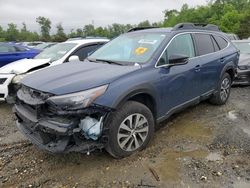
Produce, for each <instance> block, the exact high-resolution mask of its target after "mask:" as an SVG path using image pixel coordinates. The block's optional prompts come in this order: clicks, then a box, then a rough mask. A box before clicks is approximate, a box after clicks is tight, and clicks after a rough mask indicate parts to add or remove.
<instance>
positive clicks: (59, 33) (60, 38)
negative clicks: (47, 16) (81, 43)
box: [54, 23, 67, 42]
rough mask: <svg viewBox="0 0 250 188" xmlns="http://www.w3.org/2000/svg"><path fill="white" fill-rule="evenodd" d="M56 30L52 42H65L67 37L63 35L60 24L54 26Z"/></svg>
mask: <svg viewBox="0 0 250 188" xmlns="http://www.w3.org/2000/svg"><path fill="white" fill-rule="evenodd" d="M56 29H57V32H56V34H55V35H54V41H56V42H64V41H65V40H67V36H66V34H65V33H64V29H63V27H62V24H61V23H59V24H57V25H56Z"/></svg>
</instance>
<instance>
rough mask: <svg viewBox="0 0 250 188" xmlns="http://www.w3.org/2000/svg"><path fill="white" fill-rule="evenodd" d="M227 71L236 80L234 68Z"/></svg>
mask: <svg viewBox="0 0 250 188" xmlns="http://www.w3.org/2000/svg"><path fill="white" fill-rule="evenodd" d="M226 73H228V74H229V75H230V77H231V79H232V80H234V77H235V74H234V70H233V69H232V68H230V69H228V70H227V71H226Z"/></svg>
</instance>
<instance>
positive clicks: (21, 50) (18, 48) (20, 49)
mask: <svg viewBox="0 0 250 188" xmlns="http://www.w3.org/2000/svg"><path fill="white" fill-rule="evenodd" d="M15 49H16V51H17V52H24V51H26V49H25V48H24V47H21V46H15Z"/></svg>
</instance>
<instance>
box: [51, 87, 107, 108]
mask: <svg viewBox="0 0 250 188" xmlns="http://www.w3.org/2000/svg"><path fill="white" fill-rule="evenodd" d="M107 88H108V85H104V86H100V87H96V88H93V89H89V90H85V91H82V92H78V93H72V94H67V95H61V96H54V97H50V98H48V99H47V100H46V102H47V103H48V104H54V105H56V106H57V107H59V108H60V109H62V110H78V109H82V108H86V107H88V106H89V105H90V104H91V103H92V102H93V101H94V100H95V99H96V98H97V97H99V96H101V95H102V94H103V93H105V91H106V90H107Z"/></svg>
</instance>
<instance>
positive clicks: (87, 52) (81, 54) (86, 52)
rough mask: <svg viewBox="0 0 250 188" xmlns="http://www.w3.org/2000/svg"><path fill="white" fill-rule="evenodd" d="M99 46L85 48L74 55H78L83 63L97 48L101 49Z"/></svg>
mask: <svg viewBox="0 0 250 188" xmlns="http://www.w3.org/2000/svg"><path fill="white" fill-rule="evenodd" d="M99 47H100V45H99V44H95V45H91V46H85V47H82V48H80V49H79V50H77V51H76V52H75V53H74V54H72V55H77V56H78V57H79V59H80V61H83V60H84V59H86V58H87V57H88V56H89V55H90V54H91V53H93V52H94V51H95V50H96V49H97V48H99Z"/></svg>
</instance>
